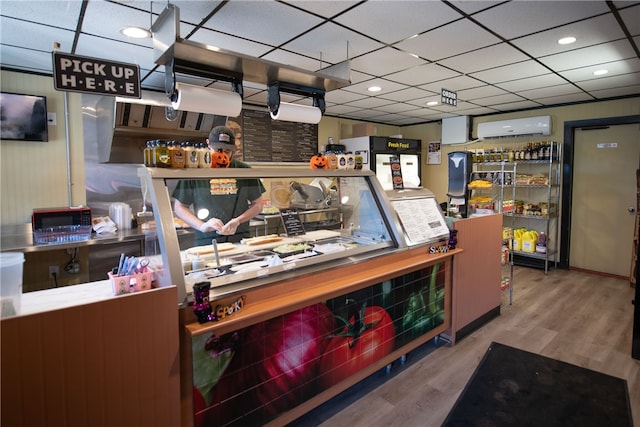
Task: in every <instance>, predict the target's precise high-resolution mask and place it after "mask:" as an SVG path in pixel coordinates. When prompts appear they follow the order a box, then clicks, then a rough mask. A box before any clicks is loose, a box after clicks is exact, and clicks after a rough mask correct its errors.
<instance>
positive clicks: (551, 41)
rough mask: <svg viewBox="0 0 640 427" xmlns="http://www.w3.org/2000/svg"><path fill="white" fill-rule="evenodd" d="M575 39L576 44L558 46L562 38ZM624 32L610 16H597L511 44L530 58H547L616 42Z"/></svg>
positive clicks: (517, 40) (523, 38) (514, 41)
mask: <svg viewBox="0 0 640 427" xmlns="http://www.w3.org/2000/svg"><path fill="white" fill-rule="evenodd" d="M568 36H573V37H576V39H577V40H576V42H575V43H571V44H568V45H561V44H558V40H559V39H561V38H563V37H568ZM623 37H624V32H623V31H622V29H621V28H620V26H619V25H618V24H617V22H616V19H615V18H614V17H613V15H612V14H607V15H603V16H598V17H595V18H591V19H587V20H585V21H580V22H576V23H574V24H570V25H565V26H562V27H559V28H554V29H551V30H548V31H543V32H541V33H536V34H533V35H530V36H526V37H522V38H519V39H516V40H513V41H512V43H513V44H514V45H516V46H518V47H519V48H521V49H523V50H524V51H526V52H528V53H529V54H530V55H532V56H535V57H537V56H547V55H553V54H557V53H563V52H569V51H572V50H576V49H580V48H583V47H588V46H592V45H596V44H600V43H602V42H608V41H613V40H618V39H621V38H623Z"/></svg>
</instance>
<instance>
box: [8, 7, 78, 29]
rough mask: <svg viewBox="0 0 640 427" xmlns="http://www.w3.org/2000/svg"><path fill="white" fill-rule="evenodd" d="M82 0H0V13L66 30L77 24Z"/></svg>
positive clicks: (74, 27)
mask: <svg viewBox="0 0 640 427" xmlns="http://www.w3.org/2000/svg"><path fill="white" fill-rule="evenodd" d="M81 7H82V2H79V1H67V0H50V1H22V0H21V1H7V0H2V1H1V2H0V13H1V14H2V15H3V16H11V17H14V18H18V19H22V20H25V21H31V22H36V23H39V24H45V25H51V26H54V27H57V28H63V29H66V30H75V29H76V27H77V26H78V19H79V17H80V9H81Z"/></svg>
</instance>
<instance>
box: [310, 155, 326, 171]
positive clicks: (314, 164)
mask: <svg viewBox="0 0 640 427" xmlns="http://www.w3.org/2000/svg"><path fill="white" fill-rule="evenodd" d="M309 165H311V169H327V166H328V162H327V158H326V157H325V156H323V155H322V154H320V153H318V154H316V155H314V156H312V157H311V160H309Z"/></svg>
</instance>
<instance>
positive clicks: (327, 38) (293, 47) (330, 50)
mask: <svg viewBox="0 0 640 427" xmlns="http://www.w3.org/2000/svg"><path fill="white" fill-rule="evenodd" d="M282 47H283V48H284V49H288V50H290V51H293V52H297V53H300V54H302V55H307V56H310V57H312V58H318V59H319V58H322V59H323V61H326V62H329V63H332V64H336V63H338V62H342V61H344V60H346V59H350V58H357V57H358V56H360V55H363V54H366V53H368V52H370V51H372V50H376V49H379V48H381V47H383V45H382V44H380V43H378V42H376V41H373V40H371V39H369V38H368V37H365V36H363V35H360V34H358V33H356V32H353V31H351V30H349V29H347V28H344V27H341V26H339V25H336V24H334V23H332V22H327V23H325V24H323V25H321V26H319V27H318V28H314V29H313V30H311V31H309V32H308V33H305V34H303V35H301V36H299V37H297V38H296V39H294V40H292V41H290V42H289V43H287V44H285V45H283V46H282ZM352 67H353V69H358V67H356V66H355V65H353V63H352ZM360 71H365V72H368V70H366V69H362V70H360Z"/></svg>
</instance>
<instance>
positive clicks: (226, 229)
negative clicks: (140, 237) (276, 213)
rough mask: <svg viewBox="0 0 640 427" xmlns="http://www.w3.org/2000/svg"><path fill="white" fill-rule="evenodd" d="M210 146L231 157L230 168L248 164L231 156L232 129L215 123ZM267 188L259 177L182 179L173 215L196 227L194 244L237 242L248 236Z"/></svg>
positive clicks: (233, 146)
mask: <svg viewBox="0 0 640 427" xmlns="http://www.w3.org/2000/svg"><path fill="white" fill-rule="evenodd" d="M207 143H208V144H209V148H210V149H211V150H214V151H218V150H220V149H221V150H223V151H224V152H225V153H227V155H229V157H230V158H231V162H230V165H229V167H232V168H249V167H250V166H249V165H248V164H246V163H244V162H241V161H239V160H235V159H234V158H233V154H234V153H235V150H236V146H235V140H234V136H233V131H232V130H231V129H229V128H228V127H226V126H216V127H214V128H213V129H212V130H211V132H210V133H209V138H208V139H207ZM265 191H266V190H265V188H264V186H263V185H262V183H261V182H260V180H259V179H254V178H252V179H227V178H225V179H216V178H213V179H196V180H181V181H179V182H178V184H177V185H176V188H175V190H174V191H173V197H174V199H175V201H174V204H173V208H174V210H175V213H176V215H177V216H178V217H179V218H181V219H182V220H184V221H185V222H186V223H187V224H189V225H190V226H191V227H193V229H194V230H195V242H194V243H195V245H196V246H201V245H208V244H211V241H212V239H215V240H216V241H217V242H219V243H222V242H239V241H240V240H242V239H244V238H246V237H251V236H250V233H249V221H250V220H251V218H253V217H254V216H256V215H258V214H259V213H260V212H261V211H262V193H264V192H265Z"/></svg>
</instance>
